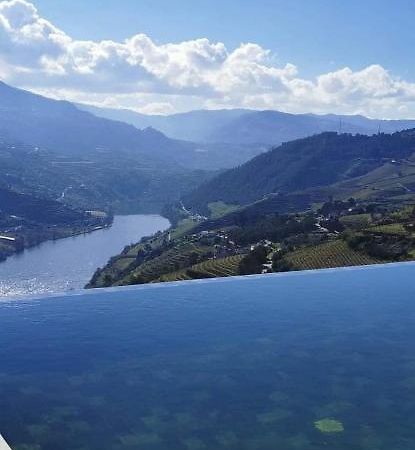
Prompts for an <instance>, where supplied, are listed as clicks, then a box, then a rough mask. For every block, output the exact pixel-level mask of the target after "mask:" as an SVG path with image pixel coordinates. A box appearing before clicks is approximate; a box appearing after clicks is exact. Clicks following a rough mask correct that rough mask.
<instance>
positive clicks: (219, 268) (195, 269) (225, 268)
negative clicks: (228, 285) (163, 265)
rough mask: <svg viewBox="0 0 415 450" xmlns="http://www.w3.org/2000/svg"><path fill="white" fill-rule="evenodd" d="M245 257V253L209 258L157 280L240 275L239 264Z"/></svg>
mask: <svg viewBox="0 0 415 450" xmlns="http://www.w3.org/2000/svg"><path fill="white" fill-rule="evenodd" d="M243 257H244V255H234V256H228V257H227V258H220V259H209V260H207V261H203V262H201V263H198V264H195V265H193V266H191V267H190V268H188V269H185V270H181V271H176V272H172V273H169V274H166V275H163V276H161V277H160V278H159V279H158V280H157V281H182V280H192V279H198V278H219V277H232V276H236V275H239V264H240V262H241V260H242V258H243Z"/></svg>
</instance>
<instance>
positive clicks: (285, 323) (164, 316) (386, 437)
mask: <svg viewBox="0 0 415 450" xmlns="http://www.w3.org/2000/svg"><path fill="white" fill-rule="evenodd" d="M414 278H415V265H414V264H411V263H409V264H401V265H389V266H378V267H375V268H367V269H347V270H345V269H343V270H333V271H320V272H309V273H297V274H288V275H275V276H274V275H270V276H262V277H249V278H245V279H241V278H235V279H225V280H213V281H202V282H188V283H182V284H166V285H153V286H142V287H137V288H126V289H119V290H103V291H94V292H88V293H86V294H85V293H82V294H79V295H70V296H65V297H47V298H41V299H23V300H13V301H12V300H5V301H0V327H1V328H0V432H1V433H2V434H3V436H4V437H5V439H6V440H7V441H8V443H9V444H10V446H11V447H12V448H13V450H137V449H138V450H141V449H142V450H179V449H180V450H182V449H184V450H222V449H223V450H254V449H256V450H324V449H327V450H360V449H365V450H369V449H370V450H414V449H415V401H414V398H415V283H414Z"/></svg>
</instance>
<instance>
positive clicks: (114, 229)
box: [0, 215, 170, 296]
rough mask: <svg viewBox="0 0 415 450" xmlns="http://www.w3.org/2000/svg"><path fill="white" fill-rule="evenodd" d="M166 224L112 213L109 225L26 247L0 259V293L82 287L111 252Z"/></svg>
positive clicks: (159, 219) (152, 218)
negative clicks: (4, 258) (4, 259)
mask: <svg viewBox="0 0 415 450" xmlns="http://www.w3.org/2000/svg"><path fill="white" fill-rule="evenodd" d="M169 225H170V224H169V221H168V220H167V219H165V218H164V217H161V216H158V215H131V216H115V218H114V223H113V225H112V226H111V227H110V228H106V229H103V230H98V231H94V232H93V233H89V234H82V235H79V236H74V237H69V238H66V239H60V240H57V241H48V242H44V243H42V244H40V245H38V246H36V247H33V248H30V249H27V250H25V251H24V252H22V253H19V254H17V255H13V256H11V257H10V258H8V259H7V260H6V261H5V262H2V263H0V296H16V295H23V294H43V293H52V292H64V291H68V290H73V289H82V288H83V287H84V286H85V284H86V283H87V282H88V281H89V280H90V279H91V277H92V275H93V273H94V272H95V270H96V269H97V268H98V267H102V266H103V265H105V264H106V263H107V261H108V260H109V258H111V256H114V255H116V254H118V253H119V252H120V251H121V250H122V249H123V248H124V247H125V246H126V245H128V244H131V243H133V242H137V241H139V240H140V239H141V238H142V237H143V236H148V235H151V234H153V233H155V232H157V231H159V230H165V229H167V228H168V227H169Z"/></svg>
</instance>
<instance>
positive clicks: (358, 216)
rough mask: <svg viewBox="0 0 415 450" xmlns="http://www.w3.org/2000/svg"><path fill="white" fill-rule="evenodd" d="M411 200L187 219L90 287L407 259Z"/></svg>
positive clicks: (265, 207)
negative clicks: (407, 203)
mask: <svg viewBox="0 0 415 450" xmlns="http://www.w3.org/2000/svg"><path fill="white" fill-rule="evenodd" d="M414 199H415V197H413V198H412V201H411V206H407V207H396V206H395V205H394V204H389V205H388V206H385V205H384V204H378V203H372V202H366V201H356V200H355V199H349V200H347V201H331V202H326V203H324V204H323V205H321V207H315V208H314V209H312V210H309V211H304V212H297V213H285V214H281V213H278V212H276V211H275V210H272V207H271V206H275V207H276V206H277V205H276V204H274V203H268V202H265V204H264V203H263V202H259V203H257V204H254V205H249V206H247V207H243V208H240V209H239V210H237V211H232V212H230V213H228V214H224V215H223V216H222V217H218V218H216V219H214V220H205V219H203V218H200V217H193V219H190V218H187V219H185V221H186V223H184V221H183V222H182V223H179V225H178V226H177V227H176V228H174V229H171V230H168V231H166V232H164V233H157V234H156V235H155V236H152V237H149V238H145V239H143V240H142V241H141V242H139V243H137V244H134V245H131V246H128V247H126V248H125V249H124V251H123V252H122V253H121V254H120V255H117V256H115V257H113V258H112V259H111V260H110V261H109V263H108V264H107V265H106V266H105V267H103V268H100V269H98V270H97V271H96V273H95V274H94V276H93V278H92V280H91V281H90V283H89V284H88V287H90V288H95V287H103V286H112V285H116V286H119V285H128V284H143V283H154V282H166V281H181V280H191V279H201V278H212V277H227V276H235V275H248V274H260V273H270V272H286V271H292V270H309V269H320V268H332V267H343V266H356V265H368V264H378V263H385V262H392V261H407V260H411V259H413V258H414V257H415V233H414V230H415V210H414V207H413V204H414ZM190 222H193V223H192V224H191V223H190Z"/></svg>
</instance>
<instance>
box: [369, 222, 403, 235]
mask: <svg viewBox="0 0 415 450" xmlns="http://www.w3.org/2000/svg"><path fill="white" fill-rule="evenodd" d="M367 231H370V232H372V233H380V234H392V235H399V236H407V235H408V231H407V230H406V229H405V227H404V226H403V225H402V224H401V223H391V224H388V225H377V226H375V227H370V228H369V229H368V230H367Z"/></svg>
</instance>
